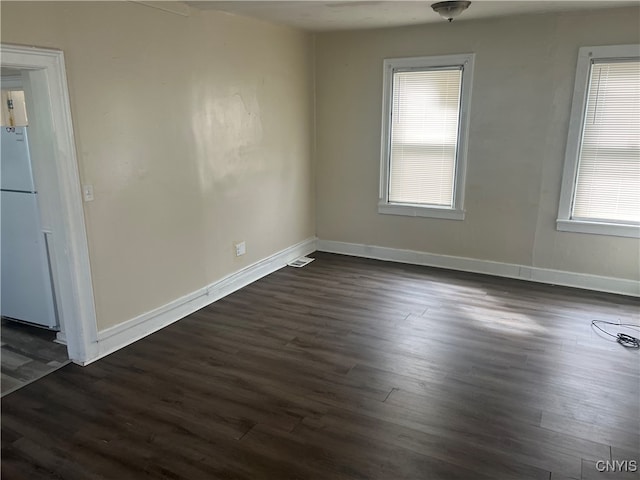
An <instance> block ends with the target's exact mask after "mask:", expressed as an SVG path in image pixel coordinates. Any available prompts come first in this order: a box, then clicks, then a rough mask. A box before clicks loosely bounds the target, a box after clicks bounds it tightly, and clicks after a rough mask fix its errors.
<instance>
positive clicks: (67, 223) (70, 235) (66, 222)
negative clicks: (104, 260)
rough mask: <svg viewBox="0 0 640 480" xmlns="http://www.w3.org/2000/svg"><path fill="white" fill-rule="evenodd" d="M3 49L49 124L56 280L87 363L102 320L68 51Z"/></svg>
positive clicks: (72, 347)
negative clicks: (85, 207) (97, 308)
mask: <svg viewBox="0 0 640 480" xmlns="http://www.w3.org/2000/svg"><path fill="white" fill-rule="evenodd" d="M0 51H1V53H2V57H1V64H2V66H3V67H5V66H6V67H12V68H16V69H18V70H21V71H22V72H23V85H24V86H25V90H28V89H30V91H31V93H32V94H33V95H37V96H38V100H37V101H34V103H35V104H37V105H35V106H34V108H36V109H37V110H36V112H37V116H39V118H40V119H41V120H42V122H43V123H50V128H51V133H52V142H53V145H52V152H51V158H52V160H53V161H54V163H55V169H56V174H57V178H56V179H53V178H52V179H48V181H51V182H55V183H56V185H55V186H56V188H55V190H56V191H57V192H58V196H57V198H56V205H57V206H59V208H56V209H54V210H55V211H54V212H53V213H52V216H53V217H52V218H51V219H50V220H51V224H52V225H53V227H54V229H55V230H56V231H57V232H58V233H57V235H58V240H57V241H56V242H53V248H52V259H53V260H54V263H55V265H56V268H55V271H54V272H53V273H54V284H55V288H56V291H57V293H58V295H59V301H58V309H59V317H60V319H61V323H63V326H64V333H63V335H62V336H63V337H66V342H67V349H68V352H69V358H70V359H71V360H72V361H74V362H75V363H83V362H85V361H86V360H87V359H88V358H92V357H93V356H95V352H93V351H92V347H93V346H95V341H96V338H97V324H96V314H95V306H94V299H93V286H92V281H91V268H90V264H89V248H88V244H87V236H86V228H85V222H84V211H83V207H82V196H81V193H80V176H79V172H78V161H77V158H76V150H75V141H74V136H73V124H72V121H71V107H70V103H69V95H68V86H67V77H66V71H65V64H64V54H63V52H62V51H60V50H52V49H44V48H36V47H28V46H19V45H8V44H1V45H0ZM25 83H26V84H25ZM30 117H31V115H30Z"/></svg>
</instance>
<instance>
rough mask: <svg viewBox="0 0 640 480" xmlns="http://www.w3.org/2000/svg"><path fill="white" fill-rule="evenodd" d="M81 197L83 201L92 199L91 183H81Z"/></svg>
mask: <svg viewBox="0 0 640 480" xmlns="http://www.w3.org/2000/svg"><path fill="white" fill-rule="evenodd" d="M82 197H83V198H84V201H85V202H91V201H93V185H83V186H82Z"/></svg>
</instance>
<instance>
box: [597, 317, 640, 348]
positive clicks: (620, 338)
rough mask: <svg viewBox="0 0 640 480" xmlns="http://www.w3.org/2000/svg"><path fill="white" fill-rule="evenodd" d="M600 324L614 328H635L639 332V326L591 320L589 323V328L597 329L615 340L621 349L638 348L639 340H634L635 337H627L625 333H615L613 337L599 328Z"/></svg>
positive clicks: (639, 346)
mask: <svg viewBox="0 0 640 480" xmlns="http://www.w3.org/2000/svg"><path fill="white" fill-rule="evenodd" d="M600 324H604V325H615V326H616V327H627V328H637V329H638V330H640V325H634V324H632V323H614V322H607V321H605V320H592V321H591V326H592V327H595V328H597V329H598V330H600V331H601V332H602V333H604V334H605V335H609V336H610V337H613V338H615V339H616V342H618V343H619V344H620V345H622V346H623V347H626V348H640V339H638V338H636V337H634V336H632V335H627V334H626V333H617V334H615V335H614V334H613V333H609V332H607V331H606V330H605V329H604V328H602V327H600Z"/></svg>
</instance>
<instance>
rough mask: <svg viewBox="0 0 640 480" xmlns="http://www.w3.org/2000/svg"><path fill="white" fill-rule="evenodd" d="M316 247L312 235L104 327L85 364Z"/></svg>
mask: <svg viewBox="0 0 640 480" xmlns="http://www.w3.org/2000/svg"><path fill="white" fill-rule="evenodd" d="M315 249H316V239H315V238H308V239H307V240H304V241H303V242H300V243H298V244H296V245H293V246H291V247H288V248H285V249H284V250H282V251H280V252H277V253H275V254H273V255H271V256H269V257H267V258H265V259H263V260H260V261H259V262H256V263H254V264H253V265H249V266H247V267H245V268H243V269H241V270H238V271H237V272H235V273H232V274H231V275H228V276H226V277H224V278H222V279H221V280H218V281H217V282H214V283H212V284H211V285H207V286H206V287H202V288H200V289H198V290H196V291H195V292H192V293H189V294H188V295H185V296H183V297H180V298H178V299H176V300H174V301H172V302H170V303H167V304H166V305H163V306H162V307H159V308H156V309H154V310H151V311H149V312H146V313H143V314H142V315H139V316H137V317H135V318H132V319H131V320H128V321H126V322H123V323H120V324H118V325H116V326H114V327H110V328H107V329H106V330H102V331H100V332H98V342H97V343H98V345H97V348H96V349H93V351H94V352H96V353H95V355H94V356H93V357H92V358H90V359H89V360H87V361H85V362H82V363H81V364H82V365H88V364H89V363H91V362H94V361H96V360H98V359H100V358H102V357H104V356H106V355H109V354H110V353H113V352H115V351H116V350H119V349H121V348H122V347H125V346H127V345H129V344H131V343H134V342H136V341H138V340H140V339H141V338H143V337H146V336H147V335H150V334H152V333H154V332H156V331H158V330H160V329H161V328H164V327H166V326H167V325H170V324H172V323H174V322H176V321H178V320H180V319H181V318H184V317H186V316H187V315H189V314H191V313H193V312H195V311H196V310H199V309H201V308H203V307H206V306H207V305H209V304H211V303H213V302H215V301H216V300H219V299H221V298H223V297H225V296H227V295H229V294H230V293H233V292H235V291H236V290H239V289H240V288H242V287H244V286H246V285H249V284H250V283H253V282H255V281H256V280H259V279H260V278H262V277H264V276H266V275H269V274H270V273H273V272H275V271H276V270H278V269H280V268H282V267H284V266H285V265H286V264H287V263H289V262H290V261H292V260H295V259H296V258H298V257H301V256H304V255H308V254H310V253H311V252H314V251H315Z"/></svg>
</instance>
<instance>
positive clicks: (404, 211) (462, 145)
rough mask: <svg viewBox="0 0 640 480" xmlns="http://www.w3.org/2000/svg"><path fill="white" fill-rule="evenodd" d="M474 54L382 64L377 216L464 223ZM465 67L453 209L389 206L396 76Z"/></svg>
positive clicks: (398, 204) (402, 59)
mask: <svg viewBox="0 0 640 480" xmlns="http://www.w3.org/2000/svg"><path fill="white" fill-rule="evenodd" d="M474 61H475V54H474V53H465V54H457V55H438V56H427V57H405V58H388V59H385V60H384V62H383V88H382V134H381V147H380V188H379V195H378V213H382V214H391V215H404V216H410V217H429V218H442V219H449V220H464V217H465V211H464V208H463V206H464V186H465V179H466V172H467V145H468V138H469V108H470V105H471V90H472V85H473V69H474ZM443 67H444V68H446V67H462V85H461V88H460V92H461V98H460V112H459V113H460V117H459V124H458V145H457V149H456V161H455V165H454V181H453V202H452V206H451V207H438V206H435V205H421V204H409V203H394V202H389V182H390V161H391V160H390V154H391V106H392V102H393V91H392V90H393V74H394V72H395V71H396V70H400V71H402V70H404V71H407V70H416V71H421V70H429V69H437V68H443Z"/></svg>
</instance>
